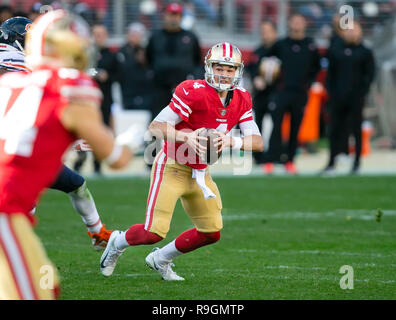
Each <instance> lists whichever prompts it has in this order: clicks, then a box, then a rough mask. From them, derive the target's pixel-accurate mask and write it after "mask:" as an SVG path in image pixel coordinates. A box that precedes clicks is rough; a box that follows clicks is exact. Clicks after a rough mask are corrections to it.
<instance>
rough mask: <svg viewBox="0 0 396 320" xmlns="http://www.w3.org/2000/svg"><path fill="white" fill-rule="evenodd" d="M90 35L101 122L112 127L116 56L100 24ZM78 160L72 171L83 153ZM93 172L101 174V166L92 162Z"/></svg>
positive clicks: (116, 66)
mask: <svg viewBox="0 0 396 320" xmlns="http://www.w3.org/2000/svg"><path fill="white" fill-rule="evenodd" d="M92 35H93V38H94V41H95V58H96V59H95V63H96V64H95V66H94V67H95V72H96V73H95V75H94V79H95V80H96V82H97V83H98V85H99V88H100V90H101V91H102V94H103V100H102V104H101V106H100V109H101V112H102V117H103V122H104V123H105V124H106V125H107V126H108V127H109V128H112V127H113V122H112V121H113V120H112V116H111V105H112V104H113V96H112V92H111V87H112V84H113V82H114V81H116V80H117V77H118V72H119V67H118V60H117V57H116V54H115V53H114V52H112V51H111V50H110V49H109V48H108V47H107V37H108V33H107V28H106V27H105V26H104V25H102V24H96V25H94V26H93V27H92ZM78 154H79V159H78V160H77V161H76V163H75V164H74V169H75V170H76V171H79V170H80V168H81V166H82V165H83V163H84V161H85V159H86V153H85V152H79V153H78ZM94 171H95V173H96V174H100V173H101V164H100V162H99V161H98V160H96V159H95V160H94Z"/></svg>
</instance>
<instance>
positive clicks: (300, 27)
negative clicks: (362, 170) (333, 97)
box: [264, 14, 320, 174]
mask: <svg viewBox="0 0 396 320" xmlns="http://www.w3.org/2000/svg"><path fill="white" fill-rule="evenodd" d="M288 25H289V34H288V36H287V37H286V38H284V39H281V40H278V41H277V42H276V43H275V44H274V45H273V46H272V47H271V49H270V50H269V52H268V53H267V55H268V56H275V57H277V58H278V59H279V60H280V62H281V72H280V76H279V79H278V80H277V83H276V91H275V93H274V94H273V96H272V97H271V99H270V102H269V104H268V109H269V111H270V113H271V116H272V120H273V130H272V133H271V138H270V143H269V149H268V151H267V153H266V157H265V162H266V163H265V165H264V171H265V172H266V173H272V172H273V171H274V165H273V163H274V162H281V163H283V164H284V165H285V170H286V172H288V173H290V174H296V173H297V169H296V167H295V165H294V162H293V161H294V157H295V155H296V150H297V143H298V140H297V138H298V131H299V128H300V124H301V121H302V119H303V115H304V110H305V105H306V103H307V99H308V97H307V93H308V90H309V88H310V87H311V85H312V83H313V82H314V81H315V79H316V75H317V73H318V72H319V70H320V56H319V53H318V50H317V48H316V45H315V43H314V42H313V40H312V39H311V38H308V37H306V36H305V29H306V20H305V18H304V17H303V16H302V15H300V14H294V15H292V16H290V18H289V21H288ZM285 112H290V115H291V123H290V137H289V141H288V144H287V150H286V154H287V158H286V159H281V154H282V135H281V129H282V120H283V115H284V114H285Z"/></svg>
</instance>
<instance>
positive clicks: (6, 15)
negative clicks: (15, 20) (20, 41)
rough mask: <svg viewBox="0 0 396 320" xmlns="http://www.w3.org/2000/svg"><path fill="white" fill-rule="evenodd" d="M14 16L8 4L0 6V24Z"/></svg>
mask: <svg viewBox="0 0 396 320" xmlns="http://www.w3.org/2000/svg"><path fill="white" fill-rule="evenodd" d="M13 16H14V13H13V10H12V8H11V7H10V6H7V5H2V6H0V24H2V23H3V22H4V21H6V20H8V19H10V18H12V17H13Z"/></svg>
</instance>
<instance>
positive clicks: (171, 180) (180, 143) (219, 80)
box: [100, 42, 263, 281]
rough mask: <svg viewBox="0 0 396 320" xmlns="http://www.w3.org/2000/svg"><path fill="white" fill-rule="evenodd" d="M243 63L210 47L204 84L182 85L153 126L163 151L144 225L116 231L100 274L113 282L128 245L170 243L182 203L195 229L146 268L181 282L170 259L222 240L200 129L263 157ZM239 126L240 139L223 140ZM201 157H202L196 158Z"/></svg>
mask: <svg viewBox="0 0 396 320" xmlns="http://www.w3.org/2000/svg"><path fill="white" fill-rule="evenodd" d="M242 73H243V62H242V55H241V53H240V51H239V49H238V48H237V47H235V46H232V45H231V44H230V43H226V42H225V43H219V44H217V45H215V46H213V47H212V48H211V49H210V50H209V51H208V53H207V55H206V58H205V80H187V81H183V82H182V83H180V84H179V85H178V86H177V88H176V90H175V93H174V94H173V98H172V99H171V101H170V103H169V105H168V106H166V107H165V108H164V109H163V110H162V111H161V112H160V114H159V115H158V116H157V117H156V118H155V119H154V120H153V122H152V123H151V124H150V127H149V130H150V131H151V133H152V134H153V135H155V136H156V137H158V138H163V139H165V145H164V148H163V150H161V151H160V152H159V153H158V155H157V157H156V159H155V160H154V164H153V168H152V173H151V186H150V192H149V195H148V200H147V209H146V220H145V223H144V224H135V225H133V226H131V227H130V228H129V229H128V230H127V231H125V232H121V231H113V233H112V234H111V236H110V239H109V242H108V244H107V247H106V249H105V251H104V252H103V254H102V257H101V260H100V268H101V272H102V274H103V275H105V276H110V275H111V274H112V273H113V271H114V268H115V266H116V262H117V259H118V257H119V256H120V255H121V254H122V253H123V252H124V250H125V248H127V247H128V246H135V245H141V244H153V243H156V242H158V241H161V240H162V239H164V238H165V237H166V234H167V233H168V231H169V227H170V223H171V219H172V215H173V211H174V208H175V205H176V202H177V200H178V199H179V198H180V199H181V203H182V205H183V207H184V210H185V211H186V213H187V215H188V216H189V217H190V219H191V221H192V222H193V224H194V226H195V228H192V229H189V230H187V231H184V232H183V233H182V234H180V235H179V236H178V237H177V238H176V239H175V240H173V241H172V242H170V243H169V244H167V245H165V246H164V247H163V248H161V249H159V248H155V249H154V250H153V251H152V252H151V253H150V254H149V255H148V256H147V257H146V263H147V265H148V266H149V267H151V268H152V269H154V270H156V271H157V272H158V273H159V274H160V275H161V276H162V278H163V279H164V280H171V281H172V280H184V278H183V277H180V276H179V275H177V274H176V273H175V272H174V271H173V270H172V266H173V263H172V261H173V259H175V258H176V257H178V256H179V255H181V254H184V253H187V252H190V251H193V250H196V249H198V248H200V247H202V246H205V245H208V244H212V243H215V242H217V241H218V240H219V239H220V230H221V229H222V227H223V223H222V216H221V210H222V202H221V198H220V193H219V191H218V189H217V186H216V183H215V182H213V180H212V178H211V176H210V174H209V171H208V168H207V165H206V164H204V163H202V162H201V161H200V159H199V158H202V156H203V154H205V151H206V147H205V146H203V145H202V142H203V143H205V140H206V139H207V138H205V137H202V136H199V134H200V133H201V132H202V131H203V128H204V127H205V128H212V129H216V132H217V135H218V138H216V139H215V145H216V146H219V147H220V148H221V149H223V148H227V147H230V148H233V149H237V150H246V151H262V149H263V140H262V138H261V135H260V131H259V129H258V127H257V125H256V123H255V122H254V120H253V117H252V102H251V97H250V94H249V93H248V92H247V91H246V90H245V89H243V88H241V87H239V86H238V85H239V82H240V80H241V78H242ZM237 124H239V126H240V128H241V131H242V134H243V135H244V137H243V138H241V137H235V138H233V137H231V136H229V135H225V134H226V133H228V132H229V131H230V130H231V129H232V128H233V127H234V126H236V125H237ZM198 156H199V157H198Z"/></svg>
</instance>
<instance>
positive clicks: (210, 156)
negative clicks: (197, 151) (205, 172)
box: [199, 129, 221, 165]
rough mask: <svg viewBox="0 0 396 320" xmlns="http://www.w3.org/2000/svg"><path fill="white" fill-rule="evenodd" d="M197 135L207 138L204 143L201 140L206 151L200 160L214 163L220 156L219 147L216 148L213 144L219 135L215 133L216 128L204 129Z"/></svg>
mask: <svg viewBox="0 0 396 320" xmlns="http://www.w3.org/2000/svg"><path fill="white" fill-rule="evenodd" d="M199 136H201V137H206V138H208V141H207V142H206V143H205V142H203V143H205V146H206V153H205V156H204V159H201V161H202V162H203V163H206V164H209V165H211V164H214V163H216V161H217V160H219V158H220V156H221V151H220V148H219V147H218V148H216V147H215V146H214V139H216V138H217V137H219V135H218V134H217V133H216V130H215V129H205V130H203V131H202V132H201V133H200V134H199Z"/></svg>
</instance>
